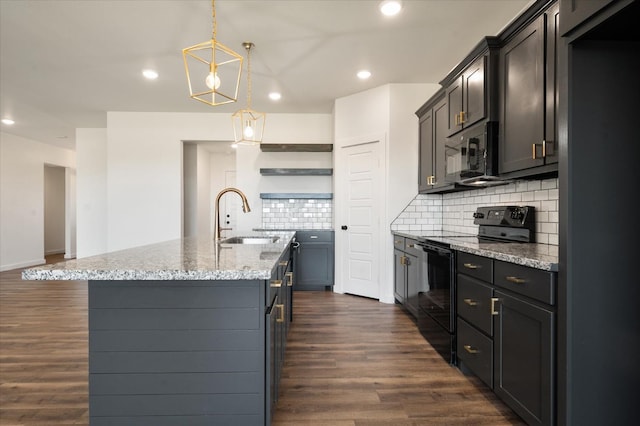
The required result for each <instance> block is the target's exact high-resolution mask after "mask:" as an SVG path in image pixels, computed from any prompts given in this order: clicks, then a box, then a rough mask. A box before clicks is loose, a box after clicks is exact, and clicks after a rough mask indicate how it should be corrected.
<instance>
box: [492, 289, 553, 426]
mask: <svg viewBox="0 0 640 426" xmlns="http://www.w3.org/2000/svg"><path fill="white" fill-rule="evenodd" d="M495 298H496V299H497V300H498V303H496V312H497V313H496V315H495V321H494V327H495V332H494V337H493V339H494V350H495V352H494V356H495V360H494V389H493V390H494V392H495V393H496V394H497V395H498V396H499V397H500V398H501V399H502V400H503V401H505V402H506V403H507V405H509V406H510V407H511V408H512V409H513V411H515V412H516V413H518V414H519V415H520V417H522V418H523V419H524V420H525V421H526V422H527V424H529V425H550V424H553V423H554V421H553V417H552V415H553V413H554V408H553V407H554V400H555V393H554V392H555V386H554V382H553V379H554V376H555V374H554V365H555V362H554V359H555V356H554V355H555V346H554V338H555V334H554V325H555V318H554V316H555V314H554V312H553V311H551V310H550V309H545V308H543V307H540V306H537V305H536V304H534V303H531V302H529V301H527V300H526V299H524V298H518V297H516V296H512V295H510V294H507V293H506V292H502V291H496V292H495Z"/></svg>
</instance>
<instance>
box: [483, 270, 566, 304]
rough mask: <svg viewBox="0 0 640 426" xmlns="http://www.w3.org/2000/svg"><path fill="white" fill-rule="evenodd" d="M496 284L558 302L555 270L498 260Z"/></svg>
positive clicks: (541, 300)
mask: <svg viewBox="0 0 640 426" xmlns="http://www.w3.org/2000/svg"><path fill="white" fill-rule="evenodd" d="M495 285H496V286H499V287H502V288H506V289H508V290H511V291H513V292H514V293H518V294H522V295H523V296H528V297H531V298H532V299H535V300H539V301H540V302H544V303H547V304H549V305H555V303H556V296H555V295H556V274H555V273H553V272H548V271H543V270H541V269H535V268H529V267H526V266H522V265H516V264H515V263H508V262H502V261H496V262H495Z"/></svg>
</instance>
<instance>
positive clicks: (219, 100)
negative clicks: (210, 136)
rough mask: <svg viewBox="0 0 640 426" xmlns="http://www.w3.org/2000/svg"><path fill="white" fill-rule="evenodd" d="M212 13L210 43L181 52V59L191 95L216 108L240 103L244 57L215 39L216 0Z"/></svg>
mask: <svg viewBox="0 0 640 426" xmlns="http://www.w3.org/2000/svg"><path fill="white" fill-rule="evenodd" d="M211 10H212V21H213V30H212V35H211V40H209V41H205V42H202V43H199V44H196V45H194V46H191V47H187V48H184V49H182V57H183V59H184V70H185V72H186V74H187V83H188V84H189V96H190V97H191V98H192V99H195V100H197V101H200V102H204V103H205V104H207V105H211V106H216V105H223V104H228V103H231V102H235V101H236V100H238V87H239V86H240V74H241V73H242V61H243V57H242V55H239V54H238V53H236V52H234V51H233V50H231V49H229V48H228V47H227V46H225V45H223V44H222V43H219V42H218V41H217V40H216V34H217V23H216V8H215V0H211Z"/></svg>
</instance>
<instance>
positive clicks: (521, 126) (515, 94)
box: [500, 16, 545, 173]
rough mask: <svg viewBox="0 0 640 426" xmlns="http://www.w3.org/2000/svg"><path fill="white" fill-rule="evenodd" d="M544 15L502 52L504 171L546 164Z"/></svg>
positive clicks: (501, 124) (501, 144)
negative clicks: (544, 142)
mask: <svg viewBox="0 0 640 426" xmlns="http://www.w3.org/2000/svg"><path fill="white" fill-rule="evenodd" d="M544 19H545V18H544V16H540V17H539V18H538V19H536V20H535V21H534V22H532V23H531V24H529V25H528V26H527V27H525V28H524V29H523V30H522V31H521V32H519V33H518V34H517V35H516V36H515V37H514V38H513V39H512V40H511V41H509V42H508V43H507V44H506V45H505V46H504V47H503V48H502V49H501V52H500V69H501V79H500V80H501V84H502V90H501V97H502V102H501V118H502V119H501V120H500V126H501V127H502V129H501V131H500V135H501V136H502V138H501V140H500V173H508V172H513V171H516V170H523V169H527V168H530V167H535V166H541V165H543V164H544V159H543V158H542V149H541V146H542V143H543V141H544V139H545V134H544V118H545V117H544V115H545V114H544V113H545V103H544V96H545V85H544V83H545V80H544V77H545V60H544V59H545V57H544V30H545V26H544Z"/></svg>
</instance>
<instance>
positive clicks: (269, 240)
mask: <svg viewBox="0 0 640 426" xmlns="http://www.w3.org/2000/svg"><path fill="white" fill-rule="evenodd" d="M279 239H280V237H229V238H225V239H223V240H220V243H221V244H273V243H275V242H277V241H278V240H279Z"/></svg>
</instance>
